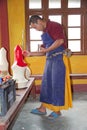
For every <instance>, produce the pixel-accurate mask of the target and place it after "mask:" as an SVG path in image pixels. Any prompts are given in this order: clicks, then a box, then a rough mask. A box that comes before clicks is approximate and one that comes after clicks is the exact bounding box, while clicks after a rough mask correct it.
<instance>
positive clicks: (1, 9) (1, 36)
mask: <svg viewBox="0 0 87 130" xmlns="http://www.w3.org/2000/svg"><path fill="white" fill-rule="evenodd" d="M0 47H4V48H5V49H6V50H7V59H8V61H9V59H10V55H9V52H10V50H9V27H8V9H7V0H0Z"/></svg>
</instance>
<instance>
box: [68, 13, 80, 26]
mask: <svg viewBox="0 0 87 130" xmlns="http://www.w3.org/2000/svg"><path fill="white" fill-rule="evenodd" d="M74 20H75V22H74ZM80 25H81V16H80V15H68V26H80Z"/></svg>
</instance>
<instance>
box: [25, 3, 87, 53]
mask: <svg viewBox="0 0 87 130" xmlns="http://www.w3.org/2000/svg"><path fill="white" fill-rule="evenodd" d="M25 2H26V3H25V5H26V6H25V9H26V12H25V14H26V17H25V18H26V47H27V49H28V50H30V51H38V50H39V45H40V44H42V41H41V37H40V35H41V34H42V32H39V31H36V30H34V29H31V28H30V27H29V24H28V21H29V17H30V16H31V15H33V14H37V15H40V16H42V17H45V18H46V19H50V20H53V21H56V22H59V23H60V24H62V25H63V27H64V31H65V33H66V37H67V47H68V48H69V49H71V51H72V52H73V54H87V51H86V50H87V45H86V44H87V36H86V34H87V1H86V0H64V1H63V0H25Z"/></svg>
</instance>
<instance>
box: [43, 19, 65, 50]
mask: <svg viewBox="0 0 87 130" xmlns="http://www.w3.org/2000/svg"><path fill="white" fill-rule="evenodd" d="M44 32H47V33H48V34H49V35H50V36H51V38H52V39H53V40H54V41H55V40H57V39H64V44H63V45H64V47H65V48H66V46H67V44H66V38H65V34H64V32H63V27H62V25H61V24H59V23H57V22H54V21H50V20H48V21H47V25H46V28H45V30H44Z"/></svg>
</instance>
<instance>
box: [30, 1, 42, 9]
mask: <svg viewBox="0 0 87 130" xmlns="http://www.w3.org/2000/svg"><path fill="white" fill-rule="evenodd" d="M40 8H41V0H29V9H40Z"/></svg>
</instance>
